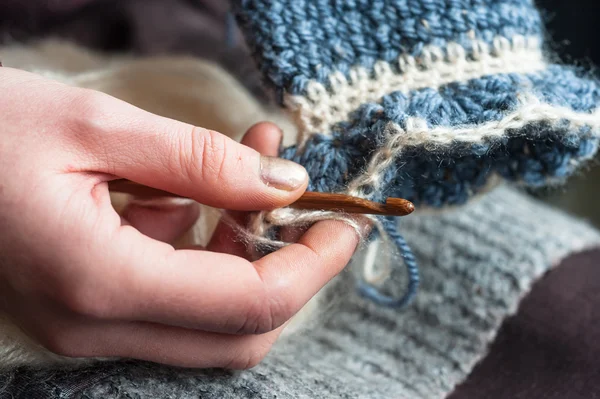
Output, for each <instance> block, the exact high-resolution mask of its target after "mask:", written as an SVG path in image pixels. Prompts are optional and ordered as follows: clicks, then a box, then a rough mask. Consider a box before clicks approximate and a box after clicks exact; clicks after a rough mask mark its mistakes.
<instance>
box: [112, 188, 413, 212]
mask: <svg viewBox="0 0 600 399" xmlns="http://www.w3.org/2000/svg"><path fill="white" fill-rule="evenodd" d="M108 188H109V190H110V191H113V192H119V193H124V194H131V195H135V196H137V197H146V198H152V197H178V198H181V196H180V195H177V194H173V193H169V192H167V191H163V190H159V189H156V188H152V187H148V186H143V185H141V184H138V183H135V182H132V181H130V180H126V179H118V180H112V181H110V182H109V183H108ZM288 206H289V207H290V208H294V209H305V210H320V211H334V212H345V213H358V214H365V215H385V216H406V215H410V214H411V213H412V212H413V211H414V210H415V206H414V205H413V203H412V202H410V201H408V200H405V199H402V198H388V199H387V200H386V201H385V203H380V202H374V201H369V200H366V199H364V198H358V197H352V196H349V195H344V194H332V193H318V192H311V191H307V192H305V193H304V194H303V195H302V196H301V197H300V198H299V199H298V200H297V201H295V202H294V203H292V204H290V205H288Z"/></svg>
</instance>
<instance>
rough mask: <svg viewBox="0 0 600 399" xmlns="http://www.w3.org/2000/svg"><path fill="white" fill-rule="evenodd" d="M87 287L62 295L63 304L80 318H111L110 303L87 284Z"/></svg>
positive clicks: (71, 290)
mask: <svg viewBox="0 0 600 399" xmlns="http://www.w3.org/2000/svg"><path fill="white" fill-rule="evenodd" d="M83 285H85V287H81V288H77V289H72V288H71V289H69V290H68V291H67V292H66V293H64V294H63V295H62V301H61V302H62V304H63V306H65V307H66V308H67V310H69V311H70V312H72V313H75V314H77V315H80V316H84V317H89V318H95V319H106V318H109V317H110V306H109V304H108V301H107V300H106V299H105V298H104V297H103V296H102V295H99V294H98V290H97V289H94V288H91V287H90V286H89V285H87V284H82V286H83Z"/></svg>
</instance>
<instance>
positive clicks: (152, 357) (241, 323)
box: [0, 68, 358, 368]
mask: <svg viewBox="0 0 600 399" xmlns="http://www.w3.org/2000/svg"><path fill="white" fill-rule="evenodd" d="M0 92H1V93H2V96H0V305H1V306H2V310H3V311H5V312H7V313H8V314H9V315H10V316H12V317H13V319H14V320H15V321H16V322H17V324H18V325H19V326H20V327H21V328H23V329H24V331H26V332H27V333H28V334H29V335H30V336H31V337H32V338H34V339H35V340H37V341H38V342H40V343H41V344H42V345H43V346H45V347H46V348H47V349H49V350H50V351H52V352H55V353H57V354H60V355H64V356H69V357H126V358H137V359H142V360H148V361H155V362H160V363H166V364H171V365H176V366H186V367H226V368H247V367H250V366H254V365H255V364H257V363H258V362H259V361H260V360H262V359H263V357H264V356H265V355H266V354H267V353H268V351H269V350H270V348H271V346H272V345H273V343H274V342H275V340H276V339H277V337H278V335H279V334H280V332H281V330H282V328H283V327H284V326H285V323H286V322H287V321H289V319H290V318H291V317H292V316H293V315H294V314H295V313H296V312H297V311H298V310H299V309H300V308H301V307H302V306H303V305H304V304H305V303H306V302H307V301H308V300H309V299H310V298H311V297H312V296H314V295H315V294H316V293H317V292H318V291H319V290H320V289H321V288H322V287H323V286H324V285H325V284H326V283H327V282H328V281H329V280H330V279H331V278H333V277H334V276H335V275H336V274H337V273H339V272H340V271H341V270H342V269H343V268H344V266H345V265H346V264H347V262H348V261H349V259H350V257H351V255H352V254H353V252H354V250H355V247H356V245H357V242H358V237H357V236H356V234H355V232H354V231H353V230H352V229H351V228H350V227H348V226H346V225H345V224H343V223H341V222H337V221H325V222H319V223H316V224H315V225H314V226H313V227H311V228H310V229H309V230H308V231H306V232H305V233H304V234H303V235H302V236H301V237H300V238H299V239H298V241H297V243H295V244H292V245H290V246H288V247H285V248H283V249H281V250H279V251H276V252H274V253H272V254H270V255H267V256H265V257H263V258H261V259H260V260H258V261H255V262H250V261H248V260H247V259H245V252H244V251H243V250H242V249H241V248H240V247H238V246H236V245H234V244H232V241H231V234H232V232H231V230H230V229H229V228H228V227H227V226H226V225H221V226H219V227H218V228H217V232H216V233H215V236H214V237H213V240H212V242H211V243H210V244H209V245H208V247H207V248H206V249H205V250H191V249H185V250H175V249H174V248H173V246H172V245H170V243H172V242H173V241H174V240H175V239H176V238H177V237H178V236H180V235H181V234H182V233H183V232H185V231H186V230H187V229H188V228H189V227H190V226H191V225H192V224H193V223H194V221H195V220H196V218H197V216H198V208H197V207H196V206H194V205H187V206H183V207H178V208H171V209H162V210H161V209H150V208H148V209H143V207H142V208H140V207H139V206H138V208H135V209H134V208H132V207H135V206H134V205H132V207H130V208H129V209H128V210H126V211H125V213H124V217H123V218H121V217H120V216H119V215H118V214H117V213H116V211H115V210H114V209H113V207H112V205H111V203H110V197H109V192H108V188H107V182H108V181H109V180H111V179H115V178H126V179H130V180H133V181H136V182H138V183H140V184H144V185H148V186H152V187H155V188H158V189H162V190H166V191H170V192H173V193H177V194H180V195H182V196H186V197H190V198H193V199H195V200H196V201H198V202H201V203H204V204H207V205H210V206H214V207H218V208H224V209H231V210H237V211H245V210H263V209H273V208H276V207H281V206H285V205H288V204H290V203H292V202H293V201H295V200H296V199H297V198H299V197H300V196H301V195H302V193H303V192H304V191H305V190H306V185H307V175H306V171H305V170H304V169H303V168H302V167H300V166H298V165H296V164H293V163H291V162H287V161H283V160H278V159H276V158H272V157H271V158H265V157H261V155H260V153H259V152H263V153H265V154H268V155H275V154H276V152H277V145H278V142H279V140H280V138H281V137H280V133H279V132H278V131H277V129H276V128H274V127H273V126H272V125H269V124H262V125H258V126H255V127H254V128H253V129H251V131H250V132H249V133H248V134H247V135H246V137H245V139H244V142H243V144H245V145H243V144H238V143H236V142H234V141H233V140H230V139H228V138H226V137H225V136H223V135H221V134H219V133H216V132H212V131H209V130H205V129H202V128H198V127H194V126H190V125H187V124H184V123H180V122H177V121H174V120H170V119H166V118H162V117H159V116H156V115H153V114H150V113H147V112H144V111H142V110H140V109H138V108H136V107H134V106H132V105H130V104H127V103H125V102H122V101H119V100H117V99H115V98H112V97H110V96H107V95H104V94H101V93H98V92H94V91H89V90H84V89H79V88H73V87H69V86H66V85H62V84H60V83H58V82H54V81H51V80H46V79H44V78H42V77H39V76H37V75H33V74H30V73H26V72H22V71H18V70H14V69H10V68H0ZM231 111H232V112H235V110H231ZM251 147H254V148H255V149H252V148H251ZM257 150H258V151H257ZM334 240H335V245H332V242H333V241H334ZM227 252H229V253H227Z"/></svg>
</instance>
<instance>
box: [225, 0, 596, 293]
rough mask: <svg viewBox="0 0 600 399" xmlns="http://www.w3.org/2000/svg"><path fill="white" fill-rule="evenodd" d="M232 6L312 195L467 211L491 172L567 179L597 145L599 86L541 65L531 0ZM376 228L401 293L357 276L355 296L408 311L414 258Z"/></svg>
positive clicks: (297, 0) (537, 182)
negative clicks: (291, 133) (293, 130)
mask: <svg viewBox="0 0 600 399" xmlns="http://www.w3.org/2000/svg"><path fill="white" fill-rule="evenodd" d="M233 3H234V6H235V7H234V10H235V12H236V15H237V17H238V21H239V22H240V25H241V28H242V30H243V31H244V32H245V36H246V39H247V41H248V43H249V45H250V47H251V48H252V50H253V53H254V56H255V59H256V60H257V63H258V66H259V68H260V70H261V72H262V74H263V76H264V79H265V81H266V82H267V83H268V85H269V86H270V87H271V88H272V89H274V92H275V93H276V99H277V101H278V102H279V104H280V105H281V106H282V107H284V108H285V109H287V110H288V111H290V112H291V113H292V115H293V116H294V118H295V120H296V121H297V124H298V128H299V134H298V138H297V142H296V144H295V145H292V146H288V147H286V148H284V149H282V152H281V156H282V157H284V158H287V159H291V160H293V161H296V162H298V163H300V164H302V165H304V166H305V167H306V169H307V171H308V173H309V175H310V184H309V190H313V191H319V192H336V193H345V194H349V195H353V196H358V197H363V198H368V199H371V200H375V201H383V200H384V199H385V198H386V197H400V198H406V199H408V200H410V201H413V202H414V203H415V205H416V206H417V209H418V208H420V207H434V208H441V207H445V206H449V205H463V204H465V203H467V201H469V199H471V198H472V197H473V196H474V195H475V194H478V193H480V192H482V191H483V190H484V189H486V188H487V187H488V186H489V184H490V181H492V179H497V178H502V179H505V180H508V181H510V182H513V183H518V184H523V185H527V186H532V187H539V186H544V185H549V184H558V183H561V182H564V181H565V179H566V178H568V177H569V176H571V175H572V174H573V173H574V172H575V171H576V170H577V169H578V168H579V167H580V166H581V165H582V164H583V163H585V162H586V161H589V160H590V159H592V158H593V156H594V155H595V153H596V152H597V150H598V139H599V136H600V112H599V111H597V107H598V104H599V102H600V89H599V87H598V85H597V84H596V82H595V81H592V80H587V79H586V78H585V77H583V76H581V75H580V74H578V73H577V71H575V70H573V69H571V68H567V67H563V66H559V65H551V64H550V63H548V62H547V60H546V57H545V56H544V53H543V44H544V40H543V31H542V29H543V28H542V21H541V18H540V14H539V12H538V10H537V9H536V8H535V6H534V4H533V2H532V1H531V0H494V1H491V0H452V1H450V0H447V1H444V0H440V1H424V0H423V1H395V0H344V1H338V0H317V1H313V0H276V1H273V0H236V1H234V2H233ZM322 218H323V217H322V216H319V215H317V214H314V217H313V221H314V220H320V219H322ZM262 219H265V217H262ZM270 219H271V220H272V222H271V227H274V228H275V230H276V227H277V225H278V223H277V220H276V218H273V217H271V218H270ZM385 226H386V227H385V228H384V229H383V231H378V233H379V235H385V236H387V238H391V237H393V239H392V240H391V241H393V242H394V243H395V246H396V248H397V250H398V252H399V253H400V254H401V255H402V257H403V259H404V265H405V267H406V269H407V272H408V274H409V275H410V276H411V277H412V280H411V281H410V283H409V288H408V290H407V292H406V293H405V294H404V295H403V296H402V297H401V298H399V299H394V298H391V297H382V295H383V294H382V293H381V292H379V291H378V290H377V289H376V288H375V287H369V286H364V284H365V283H364V282H363V287H362V289H361V292H362V293H363V294H365V295H367V296H368V297H371V299H373V300H374V301H376V302H378V303H380V304H384V303H386V304H389V305H406V304H407V303H409V302H410V300H411V299H412V297H413V296H414V294H415V289H416V286H417V284H418V274H417V265H416V263H415V262H414V261H413V255H412V254H411V251H410V248H409V247H408V246H406V245H405V244H404V240H403V238H402V235H400V234H398V231H397V229H396V228H395V227H394V228H391V226H392V224H390V223H385ZM402 231H403V230H402ZM256 232H261V233H264V234H265V235H269V229H267V228H265V227H264V226H263V227H260V228H258V229H256ZM271 234H272V233H271ZM385 250H386V251H389V249H385ZM365 281H366V279H365Z"/></svg>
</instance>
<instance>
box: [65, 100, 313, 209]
mask: <svg viewBox="0 0 600 399" xmlns="http://www.w3.org/2000/svg"><path fill="white" fill-rule="evenodd" d="M88 95H90V96H93V97H95V99H94V100H93V101H92V103H91V104H89V99H88V100H87V102H88V105H87V106H86V107H85V109H86V110H87V111H86V112H83V113H82V112H81V111H79V112H77V113H76V115H77V116H75V117H76V118H79V121H80V122H81V123H83V124H85V125H87V126H84V127H83V128H85V129H90V124H91V127H92V130H93V133H94V134H87V135H85V136H86V137H84V138H82V139H81V140H88V141H91V143H89V142H88V143H86V147H87V148H86V150H87V151H86V152H87V153H93V154H99V155H101V156H98V157H95V158H96V159H95V160H94V164H93V166H92V167H93V168H94V169H95V171H97V172H103V173H107V174H110V175H114V176H117V177H120V178H126V179H129V180H132V181H135V182H137V183H140V184H143V185H147V186H150V187H154V188H157V189H161V190H165V191H169V192H172V193H175V194H178V195H181V196H185V197H188V198H192V199H194V200H196V201H198V202H200V203H203V204H206V205H209V206H212V207H217V208H226V209H230V210H261V209H270V208H275V207H280V206H285V205H287V204H289V203H292V202H293V201H295V200H296V199H298V198H299V197H300V196H301V195H302V194H303V193H304V191H305V190H306V186H307V184H308V174H307V173H306V170H305V169H304V168H303V167H302V166H300V165H298V164H296V163H293V162H291V161H287V160H283V159H280V158H277V157H268V156H261V154H260V153H259V152H257V151H256V150H254V149H252V148H250V147H247V146H244V145H242V144H240V143H238V142H236V141H234V140H232V139H230V138H229V137H226V136H225V135H223V134H221V133H218V132H215V131H212V130H208V129H204V128H200V127H196V126H192V125H189V124H186V123H182V122H178V121H175V120H172V119H168V118H163V117H160V116H157V115H154V114H151V113H149V112H145V111H143V110H141V109H139V108H137V107H134V106H132V105H130V104H128V103H125V102H123V101H120V100H117V99H115V98H113V97H110V96H107V95H103V94H101V93H96V92H93V93H92V94H88ZM232 111H233V112H235V110H232ZM90 113H91V115H90ZM256 128H258V129H260V128H264V129H272V128H273V127H272V125H269V124H263V125H261V126H258V127H256ZM81 136H82V135H78V137H81ZM265 136H266V137H268V136H269V133H268V132H265ZM90 146H91V148H90Z"/></svg>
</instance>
